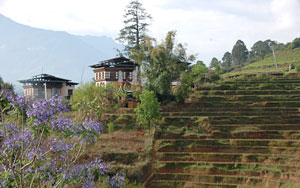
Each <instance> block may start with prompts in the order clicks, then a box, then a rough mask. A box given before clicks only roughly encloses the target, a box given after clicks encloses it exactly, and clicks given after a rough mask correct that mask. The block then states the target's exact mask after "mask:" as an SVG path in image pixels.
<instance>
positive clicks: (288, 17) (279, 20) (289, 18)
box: [271, 0, 300, 30]
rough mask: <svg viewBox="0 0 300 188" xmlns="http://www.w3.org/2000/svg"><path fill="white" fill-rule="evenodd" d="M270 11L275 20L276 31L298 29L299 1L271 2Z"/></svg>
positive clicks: (299, 19)
mask: <svg viewBox="0 0 300 188" xmlns="http://www.w3.org/2000/svg"><path fill="white" fill-rule="evenodd" d="M271 10H272V13H273V17H274V19H275V24H276V29H279V30H290V29H296V28H299V24H300V11H299V10H300V1H299V0H284V1H282V0H273V1H272V3H271Z"/></svg>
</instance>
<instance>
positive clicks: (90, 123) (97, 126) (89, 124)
mask: <svg viewBox="0 0 300 188" xmlns="http://www.w3.org/2000/svg"><path fill="white" fill-rule="evenodd" d="M82 125H83V127H84V128H85V129H86V130H87V131H95V132H96V133H98V134H100V133H101V132H102V131H103V129H102V126H101V123H100V122H98V121H94V120H91V119H90V120H85V121H83V123H82Z"/></svg>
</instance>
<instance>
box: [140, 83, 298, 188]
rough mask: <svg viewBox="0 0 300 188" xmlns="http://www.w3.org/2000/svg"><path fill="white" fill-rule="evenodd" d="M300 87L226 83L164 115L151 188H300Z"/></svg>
mask: <svg viewBox="0 0 300 188" xmlns="http://www.w3.org/2000/svg"><path fill="white" fill-rule="evenodd" d="M299 83H300V79H299V78H293V77H282V78H251V79H250V78H248V79H240V80H232V81H225V82H222V83H219V85H217V86H212V87H205V88H201V89H200V90H198V91H195V92H194V93H193V94H192V95H191V96H190V98H189V99H188V100H187V101H186V104H184V105H183V106H180V107H169V108H166V107H165V108H164V110H163V113H164V119H165V121H164V123H163V124H162V125H161V126H160V128H159V129H157V130H156V133H155V144H154V151H155V153H154V154H155V157H154V158H153V160H154V164H153V172H152V173H153V174H152V176H151V178H150V179H149V181H148V182H147V186H146V187H147V188H182V187H184V188H250V187H251V188H273V187H284V188H298V187H300V180H299V172H300V163H299V162H300V160H299V152H300V142H299V138H300V127H299V123H300V114H299V111H298V109H299V107H300V103H299V98H300V92H299V87H300V84H299Z"/></svg>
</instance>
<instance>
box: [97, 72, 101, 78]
mask: <svg viewBox="0 0 300 188" xmlns="http://www.w3.org/2000/svg"><path fill="white" fill-rule="evenodd" d="M99 79H100V72H97V80H99Z"/></svg>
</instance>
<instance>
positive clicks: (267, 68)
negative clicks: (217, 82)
mask: <svg viewBox="0 0 300 188" xmlns="http://www.w3.org/2000/svg"><path fill="white" fill-rule="evenodd" d="M275 55H276V59H277V64H278V69H279V71H281V72H285V71H287V70H289V65H290V64H293V65H294V66H295V67H297V66H298V65H300V62H299V58H300V48H296V49H294V50H285V51H275ZM258 72H261V73H264V72H265V73H267V72H276V68H275V66H274V59H273V56H272V55H271V54H270V55H266V56H265V58H264V59H262V60H259V61H256V62H254V63H251V64H247V65H245V66H244V67H242V68H239V69H236V70H233V71H231V72H229V73H227V74H224V75H223V76H225V77H226V76H231V75H242V74H257V73H258Z"/></svg>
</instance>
